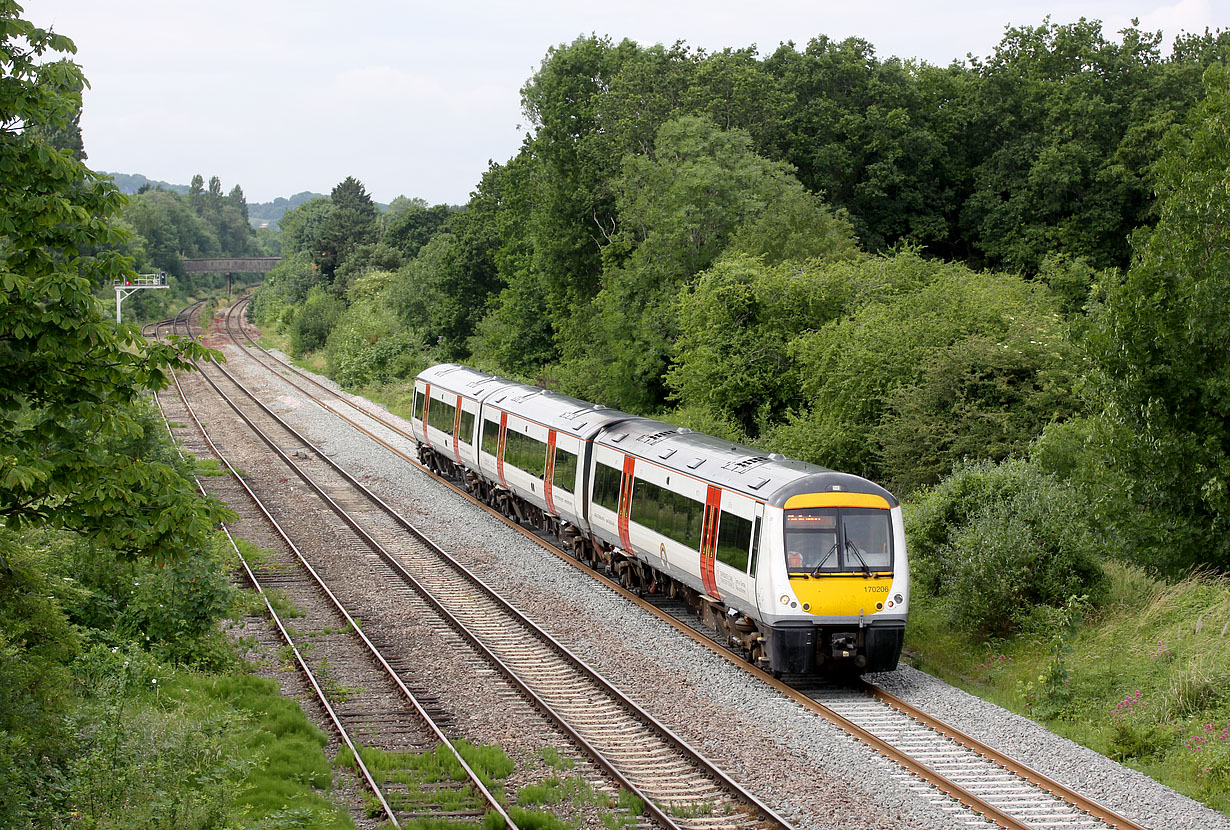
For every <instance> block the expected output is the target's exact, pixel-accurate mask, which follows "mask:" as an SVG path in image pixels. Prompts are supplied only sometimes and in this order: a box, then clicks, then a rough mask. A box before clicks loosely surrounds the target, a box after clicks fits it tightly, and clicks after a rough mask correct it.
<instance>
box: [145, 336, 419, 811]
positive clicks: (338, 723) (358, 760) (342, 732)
mask: <svg viewBox="0 0 1230 830" xmlns="http://www.w3.org/2000/svg"><path fill="white" fill-rule="evenodd" d="M165 322H166V321H164V323H165ZM164 323H160V324H158V325H156V326H155V328H154V331H155V333H156V332H157V330H158V328H159V327H160V326H161V325H163V324H164ZM171 379H172V381H173V382H174V384H175V389H176V391H177V392H178V393H179V398H180V400H182V401H183V403H184V407H185V408H186V409H187V411H188V415H189V416H190V417H191V418H192V421H193V423H195V424H196V427H197V429H198V430H199V431H200V433H201V437H202V438H203V439H204V440H205V443H206V444H207V445H208V446H209V448H210V450H212V451H213V453H214V454H215V455H216V456H217V457H218V459H219V460H221V462H222V463H223V464H225V465H226V468H227V469H228V470H229V471H230V473H231V475H232V476H233V477H234V478H235V479H236V480H237V481H239V482H240V484H243V486H244V489H245V490H247V485H246V484H244V483H243V479H242V477H241V476H240V475H239V473H238V471H236V470H235V468H234V467H232V466H231V463H230V461H228V460H227V458H226V456H224V455H223V454H222V453H221V452H220V451H219V450H218V448H217V446H215V444H214V442H213V440H212V439H211V438H210V437H209V433H208V432H207V431H206V429H205V426H204V424H202V423H201V419H200V418H198V417H197V414H196V410H195V409H193V407H192V404H191V403H189V402H188V397H187V395H185V394H184V390H183V387H182V386H180V383H179V377H178V375H177V374H176V372H175V371H174V370H172V371H171ZM154 401H155V403H156V404H157V405H158V412H159V413H160V414H161V415H162V421H163V424H164V425H165V426H166V428H167V434H168V435H170V436H171V437H172V440H173V439H174V437H175V435H174V432H173V431H172V430H171V423H170V421H169V420H168V419H167V416H166V410H165V409H164V408H163V405H162V401H161V400H159V399H158V395H157V394H155V395H154ZM176 451H177V452H179V449H178V446H177V447H176ZM180 458H183V453H182V452H180ZM192 478H193V481H195V482H196V486H197V489H198V490H200V492H201V495H203V496H208V494H207V493H206V491H205V488H204V487H203V486H202V485H201V480H200V479H199V478H198V477H197V476H196V475H193V477H192ZM248 493H249V495H252V494H251V491H248ZM256 504H257V505H258V506H259V507H260V509H261V512H262V513H264V514H265V516H266V518H268V519H270V521H273V520H272V517H270V516H269V514H268V512H267V511H265V509H264V505H262V504H261V503H260V502H259V500H257V502H256ZM273 526H274V527H275V528H276V529H277V530H278V532H279V533H281V528H280V527H279V526H278V525H277V523H276V522H273ZM221 529H222V531H223V532H224V533H225V534H226V538H227V540H228V541H229V542H230V543H231V547H232V548H234V550H235V555H236V556H238V557H239V561H240V563H241V564H242V565H243V569H244V572H245V573H246V574H247V576H248V580H249V581H250V582H251V583H252V585H253V587H255V588H256V592H257V593H258V594H260V597H261V600H262V601H263V602H264V603H265V608H266V610H268V611H269V616H270V618H272V620H273V623H274V625H275V626H277V629H278V632H279V633H280V634H281V635H282V639H283V640H284V641H285V642H286V645H287V646H289V647H290V650H291V652H292V653H293V654H294V656H295V662H296V664H297V665H298V666H299V670H300V671H301V672H303V675H304V676H305V677H306V678H307V680H308V683H310V684H311V686H312V690H313V691H314V692H315V693H316V699H317V700H318V701H319V702H320V705H321V707H322V708H323V709H324V710H325V714H326V715H327V716H328V718H329V721H330V722H331V723H332V724H333V728H334V729H335V730H337V734H338V736H339V737H341V739H342V742H343V743H345V744H346V746H347V747H349V749H350V751H351V753H352V754H353V755H354V759H355V765H356V767H357V768H358V770H359V772H360V774H361V775H362V777H363V780H364V781H365V782H366V783H367V786H368V789H370V790H371V791H372V794H373V795H374V796H375V797H376V800H377V801H379V802H380V809H382V810H383V811H384V814H385V815H386V816H387V817H388V819H389V821H390V822H391V823H392V824H393V826H394V827H396V828H399V830H400V828H401V823H400V822H399V821H398V820H397V816H396V814H395V813H394V812H393V809H392V807H390V806H389V802H388V800H387V799H386V798H385V797H384V793H383V792H382V791H381V789H380V786H379V785H378V784H377V783H376V779H375V776H373V775H372V773H371V770H369V769H368V768H367V764H366V763H364V761H363V757H362V755H361V754H360V753H359V747H358V746H357V745H356V744H355V742H354V740H353V739H351V737H350V733H349V731H348V730H347V729H346V727H345V725H343V723H342V720H341V718H340V717H339V716H338V714H337V711H336V710H335V709H334V708H333V705H332V704H331V703H330V702H329V698H328V696H327V695H326V694H325V691H324V689H323V688H322V687H321V685H320V683H319V681H318V680H317V679H316V673H315V672H313V671H312V668H311V667H310V666H309V665H308V663H307V660H306V659H305V658H304V656H303V653H302V652H301V651H300V650H299V647H298V646H297V645H296V644H295V641H294V638H293V637H291V635H290V632H289V631H288V630H287V628H286V625H285V624H284V623H283V622H282V618H281V617H280V616H279V615H278V612H277V611H276V610H275V609H274V607H273V603H272V602H270V600H269V595H268V594H266V593H265V589H264V587H263V586H262V585H261V583H260V580H259V579H257V578H256V574H255V573H254V572H253V571H252V568H251V567H250V566H249V565H248V560H247V559H245V558H244V555H243V554H242V553H241V552H240V550H239V546H238V545H237V544H236V543H235V537H234V536H232V535H231V532H230V530H229V529H228V528H227V527H226V526H225V525H222V526H221ZM282 535H283V539H284V540H285V541H287V542H288V544H289V543H290V541H289V539H287V538H286V537H285V534H282ZM291 548H292V550H295V553H296V554H298V550H296V549H295V548H294V546H293V544H292V545H291Z"/></svg>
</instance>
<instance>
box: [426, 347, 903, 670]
mask: <svg viewBox="0 0 1230 830" xmlns="http://www.w3.org/2000/svg"><path fill="white" fill-rule="evenodd" d="M411 425H412V432H413V435H414V438H415V440H416V442H417V443H418V449H419V458H420V460H421V461H422V462H423V463H424V464H425V465H426V466H427V467H428V468H430V469H432V470H434V471H436V472H438V473H441V474H444V475H448V476H451V477H454V478H456V479H457V480H459V481H460V482H462V483H463V484H464V486H465V488H466V489H467V490H468V491H469V492H470V493H471V494H473V495H474V496H475V497H477V498H479V499H480V500H482V501H484V502H486V503H487V504H489V505H491V506H492V507H495V508H497V509H499V510H500V511H501V512H503V513H505V514H506V515H508V516H510V517H511V518H514V519H516V520H518V521H520V522H523V523H526V524H530V525H533V526H535V527H537V528H539V529H541V530H543V531H547V532H550V533H553V534H555V535H556V537H557V538H558V539H559V540H560V541H561V544H562V546H563V547H564V549H565V550H567V551H568V552H570V553H571V554H572V555H573V556H575V557H576V558H577V559H579V560H581V561H583V562H586V563H587V564H589V565H591V566H593V567H595V568H599V569H602V570H605V571H607V572H608V573H610V574H611V575H613V576H614V577H616V578H617V579H618V580H619V581H620V582H621V583H622V584H623V585H624V586H625V587H627V588H629V589H631V590H635V591H638V592H641V593H661V594H666V595H668V596H671V597H677V598H679V599H682V600H683V601H685V602H686V603H687V604H688V605H689V606H690V607H691V608H692V609H693V610H694V611H696V613H698V614H699V615H700V616H701V617H702V619H703V620H704V622H705V623H706V624H708V625H709V626H710V627H711V628H713V629H715V630H716V631H717V632H718V633H719V635H721V636H723V637H724V638H725V639H726V641H727V642H728V643H729V644H730V645H731V646H732V647H734V648H736V649H740V650H741V651H742V653H743V654H744V655H745V656H746V657H747V659H748V660H750V661H751V662H753V663H755V664H756V665H758V666H760V667H761V668H764V669H766V670H768V671H771V672H773V673H775V674H779V675H780V674H782V673H812V672H818V671H824V672H832V673H841V672H849V673H861V672H865V671H890V670H892V669H894V668H896V666H897V661H898V658H899V657H900V655H901V645H902V640H903V638H904V636H905V624H906V616H907V612H908V609H909V595H910V590H909V569H908V561H907V558H906V550H905V532H904V527H903V524H902V517H901V506H900V504H899V503H898V502H897V500H896V499H895V498H894V497H893V496H892V494H890V493H889V492H888V491H887V490H884V489H883V488H881V487H879V486H877V485H876V484H873V483H872V482H870V481H868V480H866V479H864V478H860V477H859V476H854V475H849V474H845V473H838V472H834V471H832V470H827V469H825V468H823V467H819V466H816V465H813V464H807V463H804V462H801V461H794V460H791V459H788V458H785V457H784V456H781V455H777V454H764V453H763V452H761V451H760V450H756V449H754V448H751V447H745V446H740V445H737V444H732V443H730V442H728V441H722V440H720V439H718V438H715V437H713V436H710V435H705V434H702V433H698V432H693V431H691V430H688V429H684V428H679V427H675V426H672V425H670V424H667V423H664V422H662V421H655V420H651V419H648V418H641V417H638V416H635V415H630V414H628V413H626V412H620V411H618V410H614V409H607V408H605V407H603V406H601V405H597V404H592V403H587V402H585V401H581V400H578V399H576V398H571V397H567V396H564V395H559V394H556V393H554V392H551V391H550V390H547V389H542V388H539V387H537V386H529V385H526V384H521V383H516V382H513V381H510V380H506V379H504V378H500V377H497V376H494V375H489V374H486V373H483V372H479V371H476V370H474V369H471V368H468V367H465V366H461V365H458V364H443V365H439V366H433V367H431V368H429V369H427V370H425V371H424V372H422V373H421V374H420V375H419V376H418V377H417V378H416V379H415V384H414V403H413V413H412V418H411Z"/></svg>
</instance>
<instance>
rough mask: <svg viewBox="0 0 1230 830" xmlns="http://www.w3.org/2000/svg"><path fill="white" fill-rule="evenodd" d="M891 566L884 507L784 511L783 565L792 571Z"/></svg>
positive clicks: (884, 567)
mask: <svg viewBox="0 0 1230 830" xmlns="http://www.w3.org/2000/svg"><path fill="white" fill-rule="evenodd" d="M892 566H893V548H892V532H891V524H890V522H889V513H888V511H887V510H881V509H878V508H869V507H810V508H804V509H799V510H787V511H786V567H787V569H789V570H790V572H792V573H816V574H820V573H839V572H862V573H870V572H871V571H880V572H882V571H888V570H892Z"/></svg>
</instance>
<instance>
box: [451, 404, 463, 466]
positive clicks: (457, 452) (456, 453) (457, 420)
mask: <svg viewBox="0 0 1230 830" xmlns="http://www.w3.org/2000/svg"><path fill="white" fill-rule="evenodd" d="M460 431H461V396H460V395H458V396H457V411H456V412H454V413H453V458H454V460H456V462H457V463H458V464H460V463H461V449H460V448H458V446H457V441H458V439H459V438H460V436H459V435H458V434H457V433H458V432H460Z"/></svg>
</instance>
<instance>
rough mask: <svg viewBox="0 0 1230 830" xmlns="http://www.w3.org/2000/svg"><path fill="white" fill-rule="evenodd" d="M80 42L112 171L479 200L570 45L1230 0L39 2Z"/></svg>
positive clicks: (941, 46)
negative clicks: (547, 64) (533, 97)
mask: <svg viewBox="0 0 1230 830" xmlns="http://www.w3.org/2000/svg"><path fill="white" fill-rule="evenodd" d="M19 2H20V3H21V5H22V6H23V7H24V9H25V11H24V14H23V15H22V16H23V17H24V18H25V19H27V20H30V21H31V22H32V23H34V24H35V25H38V26H41V27H44V28H47V27H51V28H53V29H54V30H55V31H57V32H58V33H60V34H63V35H66V36H68V37H69V38H71V39H72V40H73V41H74V42H75V43H76V45H77V55H76V57H75V60H76V61H77V63H79V64H80V65H81V66H82V68H83V69H84V71H85V75H86V78H87V79H88V80H89V82H90V89H88V90H87V91H86V93H85V107H84V112H83V115H82V119H81V127H82V133H83V136H84V140H85V149H86V153H87V154H88V157H89V158H88V161H87V163H88V164H89V165H90V167H91V168H92V169H94V170H105V171H108V172H113V173H141V174H144V175H145V176H147V177H149V178H151V179H155V180H162V181H167V182H171V183H173V184H187V183H188V182H189V180H190V179H191V178H192V176H193V174H195V173H200V174H201V175H203V176H204V177H205V179H207V180H208V179H209V178H210V177H211V176H218V177H219V178H220V179H221V180H222V185H223V190H224V191H229V190H230V189H231V188H232V187H233V186H234V185H236V184H238V185H240V186H241V187H242V188H243V191H244V194H245V196H246V197H247V200H248V201H249V202H267V201H272V200H273V199H274V198H275V197H278V196H290V195H293V194H295V193H299V192H302V191H305V190H308V191H314V192H317V193H325V194H327V193H329V192H330V191H331V190H332V188H333V187H334V185H336V184H337V183H338V182H340V181H341V180H342V179H344V178H346V177H347V176H355V177H356V178H358V179H359V180H360V181H362V182H363V183H364V185H365V186H366V188H367V191H368V192H369V193H370V194H371V195H372V196H373V198H375V199H376V200H377V201H381V202H389V201H391V200H392V199H393V198H395V197H397V196H399V195H405V196H409V197H419V198H423V199H426V200H427V201H428V202H429V203H431V204H438V203H447V204H463V203H465V202H466V201H468V199H469V195H470V192H471V191H472V190H473V189H474V187H475V186H476V185H477V184H478V181H479V178H480V177H481V176H482V173H483V171H484V170H486V169H487V166H488V164H489V163H490V162H492V161H494V162H496V163H502V162H505V161H507V160H508V159H510V158H511V157H512V156H514V155H515V154H516V152H517V149H518V147H519V146H520V144H521V141H522V139H523V137H524V135H525V133H526V132H527V130H529V128H530V125H529V124H528V122H527V120H526V118H525V116H524V115H523V114H522V111H521V99H520V89H521V87H522V86H523V85H524V84H525V82H526V81H527V80H528V79H529V78H530V77H531V76H532V75H533V74H534V72H535V71H536V70H537V68H538V66H539V65H540V64H541V62H542V60H543V58H544V57H545V55H546V53H547V50H548V49H549V48H550V47H551V46H553V45H559V44H563V43H569V42H571V41H573V40H575V39H576V38H577V37H578V36H580V35H588V34H591V33H594V34H598V35H609V36H610V37H611V38H612V39H614V40H615V41H619V40H621V39H623V38H631V39H632V40H634V41H636V42H638V43H640V44H642V45H645V46H648V45H652V44H654V43H665V44H671V43H674V42H675V41H679V40H682V41H684V42H686V43H687V44H688V45H689V46H692V47H694V48H695V47H703V48H705V49H707V50H710V51H713V50H718V49H722V48H726V47H735V48H743V47H747V46H750V45H753V44H755V45H756V46H757V47H758V49H759V52H760V54H761V55H762V56H763V55H767V54H771V53H772V52H773V51H774V50H776V48H777V47H778V45H779V44H781V43H783V42H793V43H794V44H796V45H797V46H798V47H800V48H802V47H803V46H805V45H806V44H807V42H808V41H809V40H811V39H812V38H814V37H816V36H817V35H821V34H824V35H827V36H829V37H830V38H832V39H835V40H841V39H844V38H846V37H860V38H863V39H864V40H867V41H869V42H870V43H872V44H873V45H874V46H875V49H876V54H877V55H878V56H879V57H881V58H886V57H889V56H893V55H895V56H897V57H901V58H916V59H919V60H924V61H927V62H929V63H933V64H948V63H950V62H952V61H953V60H964V58H965V57H966V55H967V54H973V55H975V56H979V57H985V56H987V55H989V54H991V53H992V52H993V51H994V49H995V46H996V44H998V43H999V41H1000V39H1001V38H1002V37H1003V34H1004V30H1005V28H1006V27H1008V26H1025V25H1029V26H1034V25H1038V24H1040V23H1042V21H1043V20H1044V19H1045V18H1046V17H1047V16H1048V15H1049V16H1050V18H1051V20H1052V21H1053V22H1055V23H1070V22H1074V21H1076V20H1078V19H1080V18H1081V17H1085V18H1088V19H1094V20H1100V21H1102V23H1103V31H1104V32H1105V33H1107V35H1108V36H1112V37H1115V39H1117V35H1114V33H1115V32H1118V31H1119V30H1120V29H1122V28H1124V27H1126V26H1128V25H1130V21H1131V20H1132V18H1138V19H1139V20H1140V25H1141V26H1142V27H1143V28H1145V29H1147V30H1159V29H1160V30H1162V32H1163V33H1164V37H1165V40H1164V42H1165V43H1167V44H1168V43H1169V42H1170V41H1171V40H1173V37H1174V36H1175V35H1176V34H1178V33H1179V32H1180V31H1187V32H1203V31H1204V29H1205V28H1206V27H1208V28H1210V29H1215V28H1218V27H1226V26H1230V0H1174V1H1173V2H1159V1H1156V0H1154V1H1150V0H1087V1H1086V2H1081V3H1073V2H1051V3H1040V2H1031V0H1005V1H1004V2H998V3H995V2H986V0H948V2H932V0H862V2H857V0H841V1H840V2H834V0H759V2H755V3H753V2H749V1H748V0H744V2H727V0H705V1H704V2H701V0H616V2H598V3H585V2H577V0H541V2H530V1H529V0H526V2H509V1H508V0H435V2H431V3H423V2H419V0H403V1H402V2H397V0H347V2H336V0H335V1H334V2H328V0H19Z"/></svg>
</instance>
